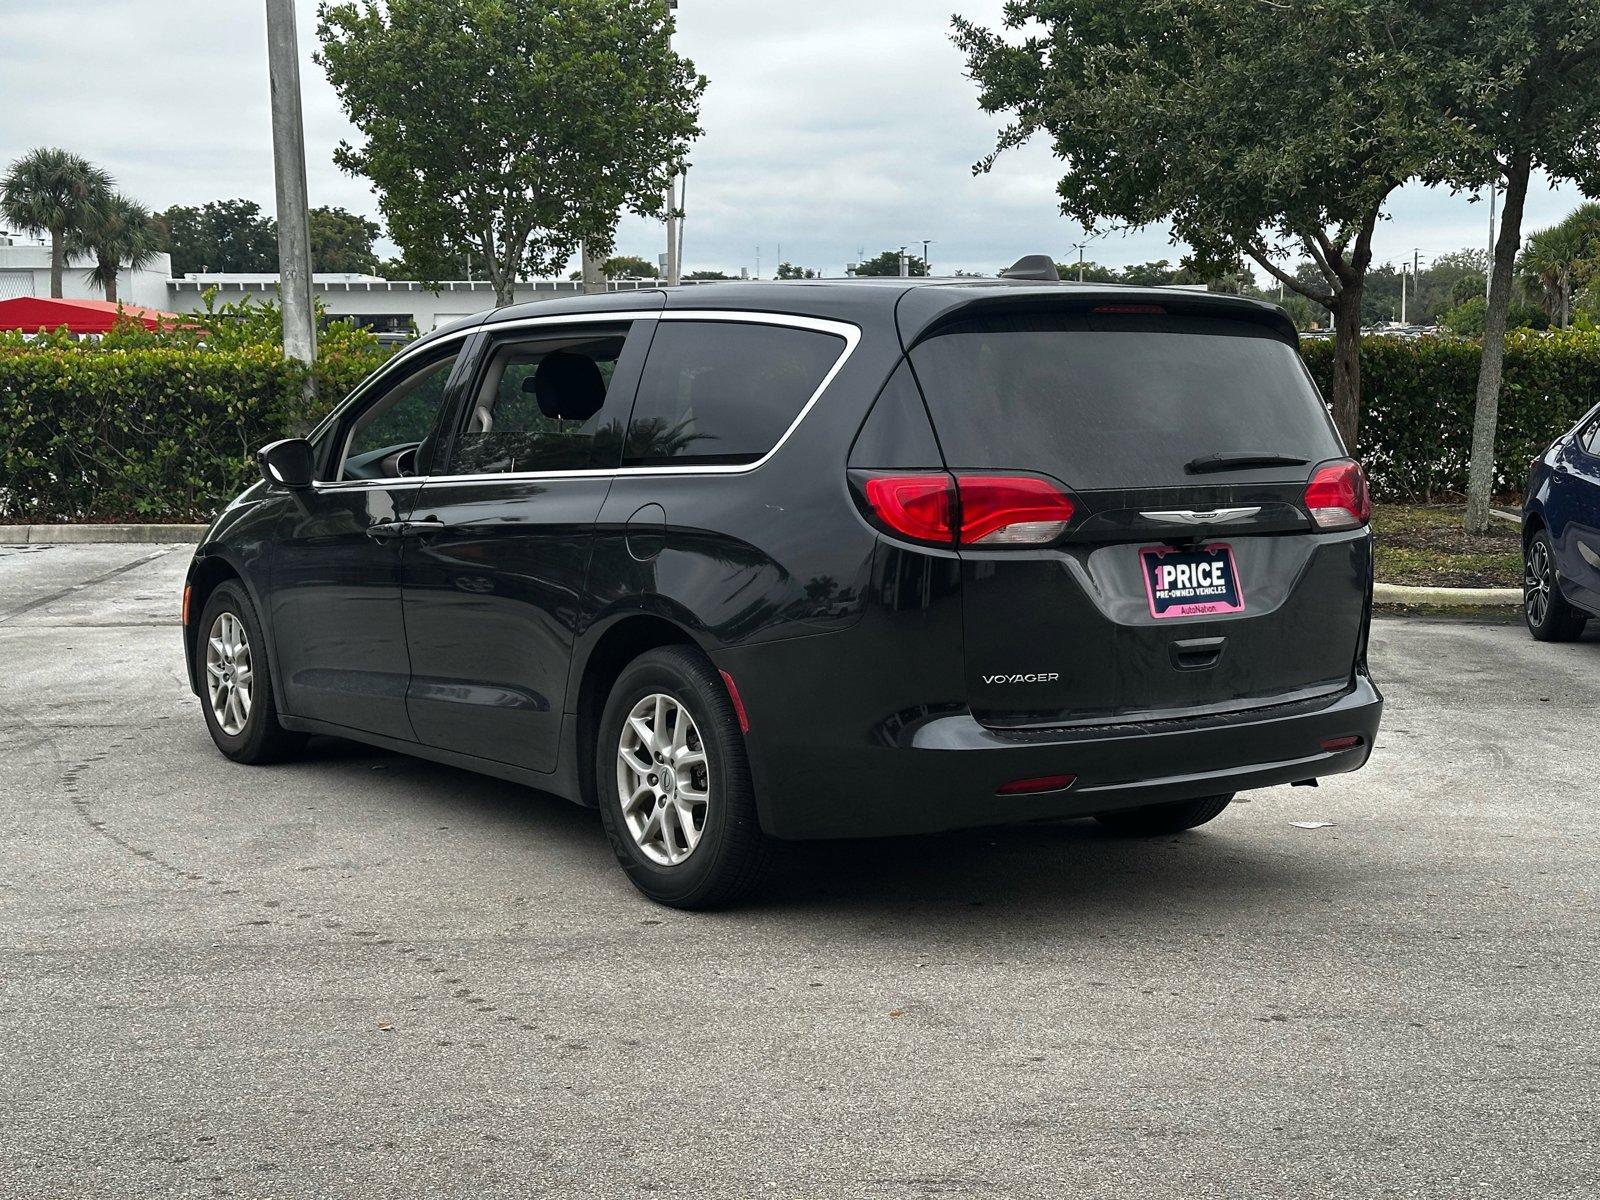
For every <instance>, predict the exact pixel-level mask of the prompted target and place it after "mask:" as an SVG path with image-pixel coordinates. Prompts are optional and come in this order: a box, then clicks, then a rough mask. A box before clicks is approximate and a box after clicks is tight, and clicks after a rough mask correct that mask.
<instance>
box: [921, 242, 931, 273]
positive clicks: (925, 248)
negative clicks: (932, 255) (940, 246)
mask: <svg viewBox="0 0 1600 1200" xmlns="http://www.w3.org/2000/svg"><path fill="white" fill-rule="evenodd" d="M931 245H933V239H932V238H923V239H922V269H923V270H924V271H926V272H927V273H928V277H929V278H930V279H931V278H932V277H933V264H932V263H931V262H929V261H928V247H929V246H931Z"/></svg>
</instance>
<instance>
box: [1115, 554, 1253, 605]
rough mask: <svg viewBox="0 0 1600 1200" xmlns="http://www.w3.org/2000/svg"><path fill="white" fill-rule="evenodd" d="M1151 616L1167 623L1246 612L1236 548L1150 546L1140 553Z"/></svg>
mask: <svg viewBox="0 0 1600 1200" xmlns="http://www.w3.org/2000/svg"><path fill="white" fill-rule="evenodd" d="M1139 563H1140V566H1141V567H1142V569H1143V571H1142V573H1143V575H1144V592H1145V598H1146V599H1147V600H1149V602H1150V615H1151V616H1152V617H1155V618H1156V619H1157V620H1161V621H1167V620H1175V619H1181V618H1183V617H1214V616H1217V615H1218V614H1221V613H1237V612H1243V611H1244V588H1243V587H1242V586H1241V584H1240V582H1239V568H1238V564H1236V563H1235V562H1234V558H1233V547H1232V546H1230V545H1228V544H1227V543H1226V542H1213V543H1211V544H1210V545H1206V546H1198V547H1194V548H1186V549H1182V550H1179V549H1175V548H1173V547H1172V546H1146V547H1145V548H1144V549H1142V550H1140V551H1139Z"/></svg>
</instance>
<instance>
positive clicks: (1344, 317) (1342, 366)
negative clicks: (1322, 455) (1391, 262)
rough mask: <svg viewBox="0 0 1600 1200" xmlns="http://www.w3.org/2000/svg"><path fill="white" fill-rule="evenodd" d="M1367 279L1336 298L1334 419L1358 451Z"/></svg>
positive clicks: (1346, 442) (1349, 444)
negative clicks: (1362, 323) (1363, 320)
mask: <svg viewBox="0 0 1600 1200" xmlns="http://www.w3.org/2000/svg"><path fill="white" fill-rule="evenodd" d="M1365 290H1366V283H1365V280H1363V281H1361V282H1358V283H1355V284H1347V285H1346V286H1345V287H1344V288H1342V289H1341V290H1340V292H1339V294H1338V295H1337V296H1335V297H1334V298H1333V320H1334V326H1333V423H1334V424H1335V425H1336V426H1338V428H1339V436H1340V437H1342V438H1343V439H1344V446H1345V449H1346V450H1348V451H1349V452H1350V453H1351V454H1354V453H1355V452H1356V437H1357V435H1358V434H1359V433H1360V432H1361V296H1362V293H1363V292H1364V291H1365Z"/></svg>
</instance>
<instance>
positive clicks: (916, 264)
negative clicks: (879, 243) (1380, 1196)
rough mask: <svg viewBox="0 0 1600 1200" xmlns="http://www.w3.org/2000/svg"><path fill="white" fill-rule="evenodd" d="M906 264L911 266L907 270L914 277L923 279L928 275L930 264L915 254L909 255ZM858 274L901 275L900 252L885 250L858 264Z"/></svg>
mask: <svg viewBox="0 0 1600 1200" xmlns="http://www.w3.org/2000/svg"><path fill="white" fill-rule="evenodd" d="M906 262H907V263H909V264H910V265H909V267H908V268H907V270H908V271H909V272H910V273H911V274H912V275H915V276H917V277H918V278H922V277H925V276H926V275H927V274H928V264H927V263H926V262H925V261H924V260H922V259H920V258H918V257H917V256H916V255H915V254H907V255H906ZM856 274H857V275H872V276H884V275H898V274H900V251H898V250H885V251H884V252H883V253H882V254H880V255H878V256H877V257H876V258H869V259H867V261H866V262H864V263H858V264H857V265H856Z"/></svg>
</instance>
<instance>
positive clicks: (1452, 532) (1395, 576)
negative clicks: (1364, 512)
mask: <svg viewBox="0 0 1600 1200" xmlns="http://www.w3.org/2000/svg"><path fill="white" fill-rule="evenodd" d="M1465 519H1466V509H1465V507H1464V506H1461V505H1433V504H1378V505H1374V506H1373V509H1372V533H1373V537H1374V538H1375V539H1376V555H1377V560H1376V566H1377V572H1378V582H1379V583H1399V584H1407V585H1410V586H1412V587H1521V586H1522V533H1521V531H1520V530H1518V529H1517V527H1516V526H1515V525H1512V524H1510V523H1508V522H1506V521H1500V520H1495V521H1492V522H1490V525H1489V532H1488V533H1486V534H1483V535H1480V536H1471V537H1469V536H1468V535H1467V533H1466V529H1465V526H1464V522H1465Z"/></svg>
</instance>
